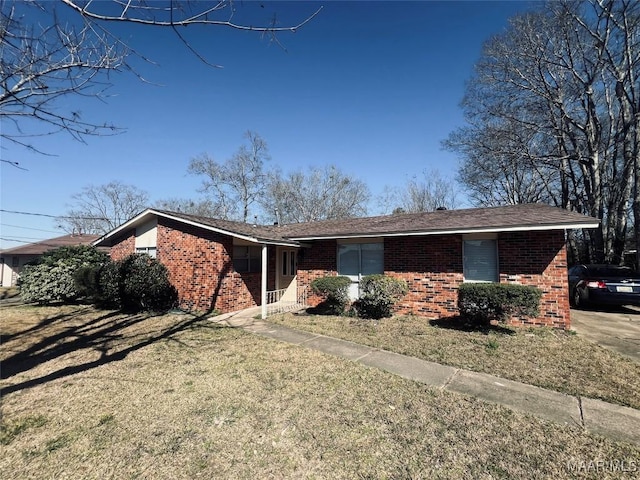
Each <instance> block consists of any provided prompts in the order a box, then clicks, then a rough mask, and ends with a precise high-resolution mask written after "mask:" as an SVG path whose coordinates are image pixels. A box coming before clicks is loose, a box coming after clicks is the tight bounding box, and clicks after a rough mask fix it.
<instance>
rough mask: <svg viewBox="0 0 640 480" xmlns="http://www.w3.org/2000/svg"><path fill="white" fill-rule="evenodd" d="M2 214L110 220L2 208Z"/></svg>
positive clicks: (0, 210) (97, 218)
mask: <svg viewBox="0 0 640 480" xmlns="http://www.w3.org/2000/svg"><path fill="white" fill-rule="evenodd" d="M0 212H4V213H15V214H17V215H33V216H36V217H48V218H71V219H77V220H108V218H104V217H75V216H68V215H49V214H46V213H33V212H17V211H15V210H4V209H2V208H0Z"/></svg>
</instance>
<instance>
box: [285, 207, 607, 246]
mask: <svg viewBox="0 0 640 480" xmlns="http://www.w3.org/2000/svg"><path fill="white" fill-rule="evenodd" d="M597 224H598V220H597V219H595V218H592V217H587V216H585V215H582V214H579V213H575V212H569V211H567V210H563V209H560V208H556V207H552V206H550V205H542V204H523V205H508V206H504V207H488V208H470V209H462V210H438V211H435V212H423V213H404V214H396V215H384V216H379V217H365V218H349V219H344V220H329V221H323V222H312V223H302V224H295V225H286V226H283V227H281V228H282V231H281V234H282V235H283V236H285V237H287V238H291V239H296V240H305V239H312V238H328V237H331V238H335V237H338V238H339V237H358V236H375V235H380V236H384V235H407V234H434V233H447V232H450V233H454V232H473V231H477V232H480V231H494V232H495V231H505V230H528V229H529V230H538V229H551V228H555V229H558V228H589V227H588V225H591V227H592V228H593V227H595V226H597Z"/></svg>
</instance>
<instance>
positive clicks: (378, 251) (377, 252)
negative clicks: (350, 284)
mask: <svg viewBox="0 0 640 480" xmlns="http://www.w3.org/2000/svg"><path fill="white" fill-rule="evenodd" d="M374 273H384V243H382V242H376V243H342V244H339V245H338V274H339V275H348V276H357V275H362V276H364V275H372V274H374Z"/></svg>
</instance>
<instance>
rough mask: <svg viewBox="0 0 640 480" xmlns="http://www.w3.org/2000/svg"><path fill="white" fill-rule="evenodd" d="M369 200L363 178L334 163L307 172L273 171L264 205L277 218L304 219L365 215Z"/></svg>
mask: <svg viewBox="0 0 640 480" xmlns="http://www.w3.org/2000/svg"><path fill="white" fill-rule="evenodd" d="M368 200H369V189H368V188H367V186H366V185H365V184H364V183H363V182H362V181H360V180H358V179H355V178H353V177H350V176H348V175H346V174H344V173H342V172H341V171H340V170H339V169H338V168H337V167H335V166H333V165H331V166H327V167H325V168H324V169H320V168H311V169H310V171H309V173H307V174H305V173H304V172H302V171H298V172H294V173H290V174H288V175H287V176H283V175H282V173H281V172H278V171H275V172H272V173H271V174H270V175H269V180H268V183H267V188H266V190H265V196H264V197H263V200H262V206H263V208H264V210H265V212H268V213H267V214H268V215H269V216H272V217H271V218H273V220H274V221H276V222H279V223H300V222H311V221H317V220H330V219H338V218H350V217H357V216H362V215H365V214H366V213H367V208H366V205H367V202H368Z"/></svg>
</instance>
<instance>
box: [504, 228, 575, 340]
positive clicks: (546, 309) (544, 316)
mask: <svg viewBox="0 0 640 480" xmlns="http://www.w3.org/2000/svg"><path fill="white" fill-rule="evenodd" d="M498 255H499V260H498V261H499V267H500V282H508V283H521V284H522V285H533V286H536V287H538V288H540V289H541V290H542V299H541V301H540V316H539V317H538V318H534V319H524V320H523V319H517V318H514V319H512V321H511V323H513V324H531V325H545V326H550V327H556V328H564V329H569V327H570V326H571V319H570V316H569V293H568V292H569V284H568V278H567V249H566V246H565V239H564V231H563V230H551V231H544V232H513V233H505V234H502V235H501V236H500V238H499V240H498Z"/></svg>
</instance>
